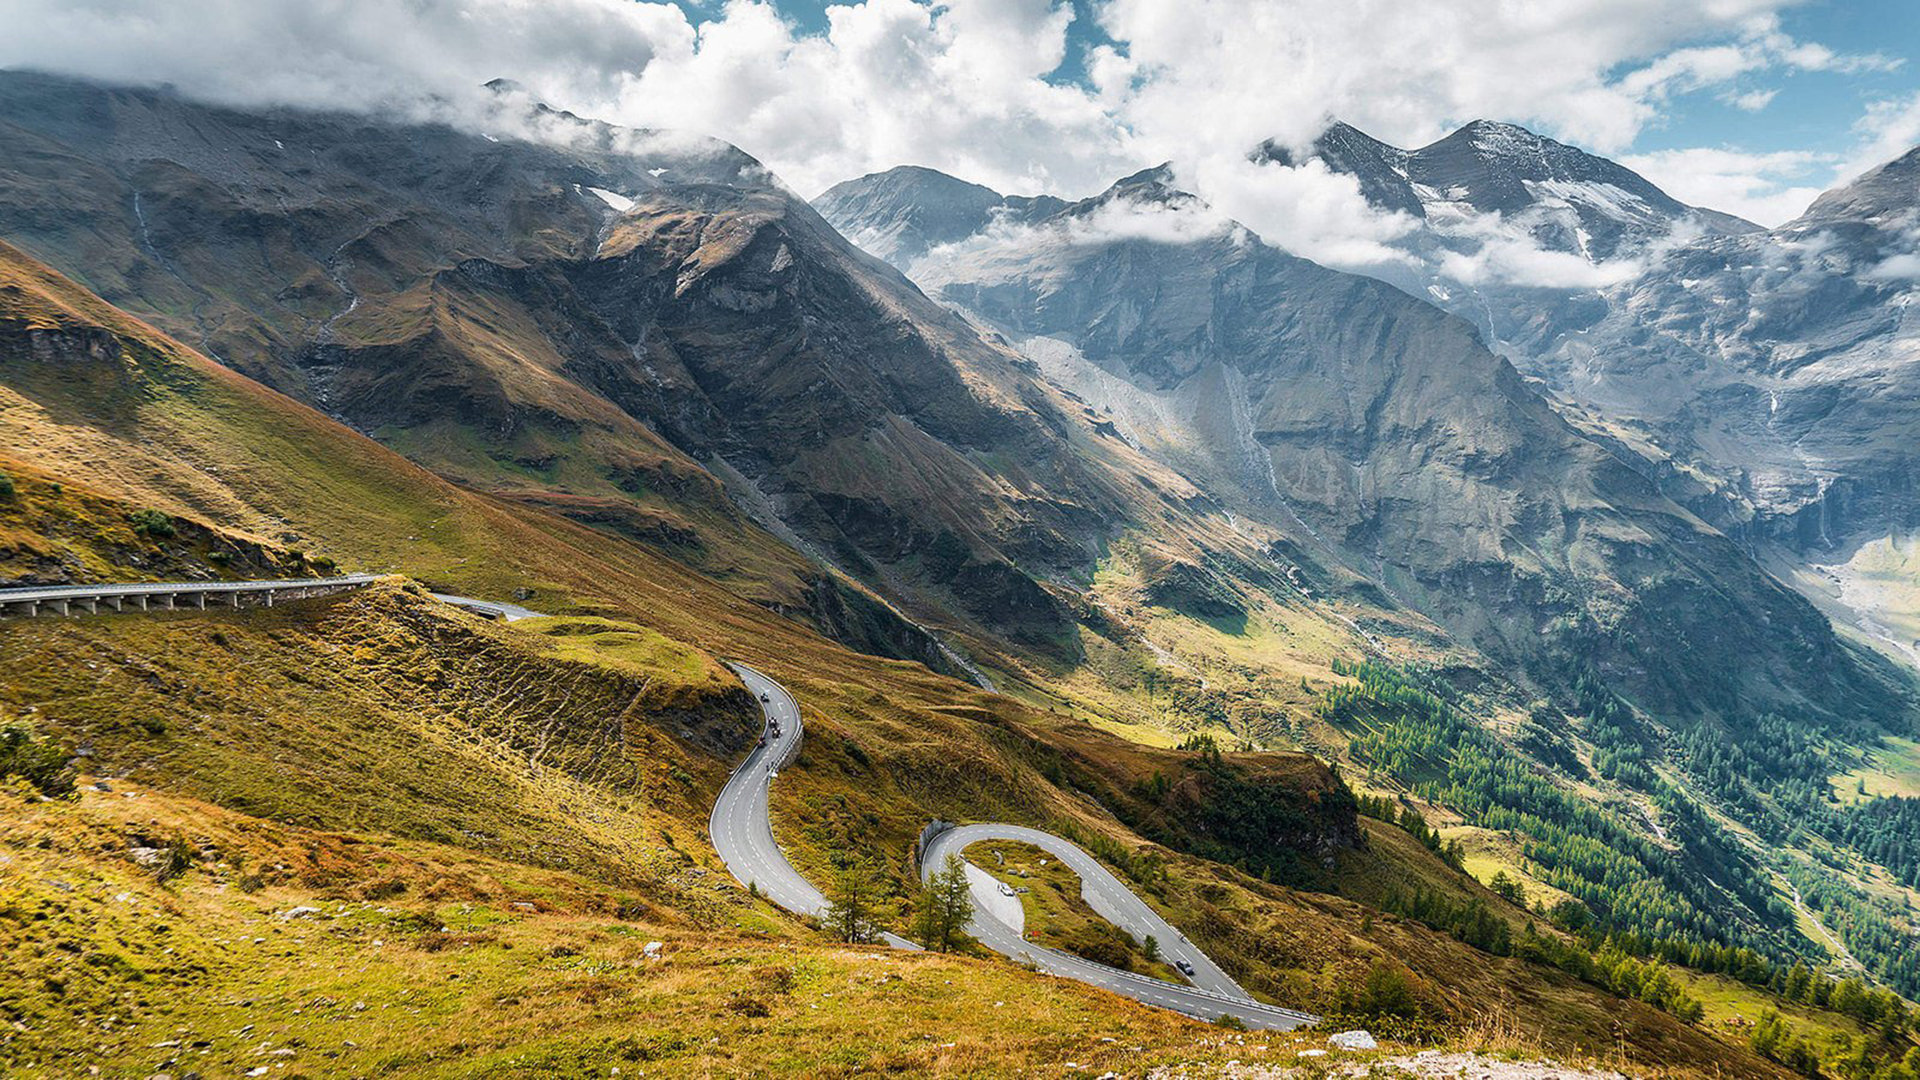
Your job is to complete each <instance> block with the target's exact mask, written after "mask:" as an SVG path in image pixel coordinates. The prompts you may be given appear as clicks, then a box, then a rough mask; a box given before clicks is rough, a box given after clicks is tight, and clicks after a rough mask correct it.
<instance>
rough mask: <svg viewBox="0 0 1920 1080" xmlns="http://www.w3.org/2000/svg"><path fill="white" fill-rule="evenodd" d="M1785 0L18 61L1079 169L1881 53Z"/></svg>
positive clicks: (1457, 5) (313, 30)
mask: <svg viewBox="0 0 1920 1080" xmlns="http://www.w3.org/2000/svg"><path fill="white" fill-rule="evenodd" d="M1790 2H1791V0H1710V2H1699V3H1686V4H1673V3H1671V2H1669V0H1537V2H1534V3H1528V4H1524V5H1515V4H1513V3H1511V2H1510V0H1456V2H1453V3H1448V4H1432V3H1426V2H1422V0H1348V2H1344V3H1333V4H1329V3H1318V2H1309V0H1281V2H1275V0H1107V2H1105V3H1103V4H1099V5H1096V6H1095V8H1094V10H1095V11H1096V12H1097V18H1098V19H1099V20H1100V23H1101V27H1102V29H1104V30H1105V31H1106V32H1107V33H1108V34H1109V35H1110V36H1111V37H1112V38H1113V39H1114V41H1115V42H1116V43H1117V44H1116V46H1115V47H1113V48H1110V49H1104V50H1102V51H1100V52H1099V53H1098V54H1096V55H1094V56H1091V57H1089V58H1088V59H1087V66H1088V69H1089V71H1090V73H1091V76H1092V81H1093V82H1094V84H1095V85H1094V86H1093V87H1092V88H1084V87H1077V86H1071V85H1055V84H1053V83H1050V82H1048V81H1047V79H1046V76H1047V75H1049V74H1050V73H1051V72H1053V71H1054V70H1055V69H1056V68H1057V67H1058V66H1059V64H1060V63H1061V61H1062V59H1063V58H1064V57H1065V56H1066V50H1067V28H1068V26H1069V25H1070V23H1071V20H1072V18H1073V14H1072V7H1071V6H1070V5H1069V4H1068V3H1067V2H1066V0H945V2H944V3H940V4H932V3H929V2H925V0H860V2H857V3H855V2H848V3H841V4H835V5H833V6H830V7H828V8H827V9H826V22H827V26H828V30H827V32H826V33H825V34H824V35H811V36H810V35H804V34H800V33H799V32H797V31H796V30H795V29H794V27H793V26H791V25H790V24H788V23H787V22H785V21H784V20H783V19H782V18H781V17H780V15H779V13H778V11H777V10H776V9H775V7H774V6H773V5H772V4H771V3H767V2H764V0H729V2H728V3H727V4H726V5H725V6H724V7H722V8H721V9H720V10H719V14H718V15H717V17H714V18H712V19H711V20H710V21H705V22H702V23H700V24H699V25H698V26H696V25H694V24H693V23H691V22H689V20H688V17H687V16H686V14H685V13H684V12H683V11H682V10H681V8H680V7H678V6H676V5H674V4H670V3H665V2H632V0H408V2H406V3H390V2H387V0H175V2H173V3H169V4H164V5H162V4H153V3H150V2H147V0H7V4H6V6H7V7H8V8H9V9H10V10H9V11H8V13H7V14H8V18H7V23H8V32H7V34H5V35H4V36H3V37H0V66H8V65H31V66H36V67H46V68H52V69H56V70H62V71H69V72H76V73H80V74H87V75H92V76H97V77H100V78H106V79H122V80H126V79H132V80H136V81H144V82H172V83H175V84H177V85H179V86H180V87H182V88H183V89H184V90H186V91H188V92H190V93H194V94H198V95H201V96H206V97H212V98H215V99H218V100H222V101H229V102H262V101H265V102H273V103H282V104H295V105H306V106H315V105H338V106H344V107H349V108H367V107H374V106H393V105H396V104H401V105H409V106H413V107H417V106H418V104H419V102H420V101H421V100H422V99H425V98H437V99H441V100H446V99H453V100H458V99H460V98H462V97H464V96H465V95H467V94H468V93H470V91H471V88H472V87H473V86H475V85H476V84H478V83H480V82H484V81H485V80H486V79H489V78H492V77H495V76H507V77H510V78H513V79H516V80H518V81H520V82H521V83H523V84H525V85H526V86H527V87H528V88H529V89H530V90H531V91H532V92H534V93H535V94H537V95H540V96H541V97H543V98H545V99H547V100H550V101H552V102H553V103H554V104H556V105H559V106H561V107H564V108H570V109H572V110H574V111H576V112H579V113H581V114H583V115H589V116H599V117H604V118H607V119H611V120H617V121H621V122H625V123H632V124H641V125H649V126H670V127H681V128H690V129H693V130H696V131H701V132H704V133H707V134H712V135H715V136H718V137H720V138H724V139H727V140H729V141H731V142H734V143H736V144H737V145H740V146H741V147H742V148H744V149H746V150H747V151H748V152H749V153H752V154H755V155H756V156H758V157H760V158H762V159H763V160H765V161H766V162H767V163H768V164H769V165H770V166H772V167H773V168H774V169H775V171H777V172H778V173H780V174H781V175H782V176H784V177H786V178H787V179H788V180H789V181H790V182H792V183H793V184H794V186H795V187H796V188H797V189H799V190H801V191H805V192H809V193H811V192H813V191H816V190H818V189H820V188H821V187H823V186H825V185H826V184H828V183H831V182H833V181H836V180H839V179H843V178H845V177H847V176H852V175H857V174H859V173H862V172H867V171H872V170H876V169H881V168H886V167H889V166H892V165H896V164H900V163H902V162H918V163H922V164H928V165H932V166H934V167H937V168H942V169H945V170H947V171H950V172H953V173H955V174H957V175H963V176H967V177H969V178H971V179H976V180H979V181H981V182H985V183H988V184H991V185H993V186H996V187H1000V188H1003V189H1021V190H1033V189H1047V190H1053V191H1056V192H1061V193H1066V194H1085V193H1087V192H1088V191H1091V190H1095V189H1097V188H1098V187H1099V186H1100V185H1102V184H1104V183H1105V182H1106V181H1107V180H1109V179H1111V178H1112V177H1113V176H1116V175H1121V174H1122V173H1124V172H1127V171H1131V170H1132V169H1133V168H1137V167H1139V166H1140V165H1143V164H1150V163H1153V162H1156V161H1159V160H1165V159H1168V158H1172V157H1175V156H1179V155H1186V156H1189V157H1198V156H1204V155H1206V154H1226V153H1240V152H1243V151H1244V150H1245V149H1246V148H1248V147H1250V146H1252V145H1254V144H1256V143H1258V142H1260V141H1261V140H1262V139H1265V138H1268V137H1272V136H1279V137H1281V138H1282V139H1283V140H1286V141H1293V142H1299V141H1304V140H1305V139H1308V138H1310V137H1311V136H1312V135H1313V134H1314V133H1315V132H1316V131H1317V130H1318V128H1319V127H1320V126H1321V125H1322V124H1323V123H1324V121H1325V119H1326V118H1328V117H1332V116H1339V117H1341V118H1344V119H1347V120H1349V121H1350V122H1353V123H1355V124H1357V125H1358V126H1360V127H1362V128H1363V129H1366V130H1369V131H1372V132H1374V133H1375V134H1377V135H1379V136H1381V137H1383V138H1386V139H1388V140H1390V141H1394V142H1397V143H1399V144H1401V145H1413V144H1417V143H1419V142H1423V141H1426V140H1427V139H1430V138H1432V137H1435V136H1437V135H1439V134H1442V133H1444V131H1445V130H1447V129H1448V128H1449V127H1450V126H1452V125H1454V124H1456V123H1458V122H1460V121H1463V120H1467V119H1472V118H1476V117H1482V116H1490V117H1496V118H1501V119H1509V120H1514V121H1517V122H1523V123H1529V124H1533V125H1536V126H1539V127H1541V128H1542V129H1544V130H1545V131H1547V132H1548V133H1550V134H1554V135H1556V136H1559V137H1562V138H1566V139H1569V140H1572V141H1576V142H1580V143H1582V144H1584V145H1589V146H1593V147H1595V148H1596V149H1598V150H1600V151H1602V152H1606V151H1612V150H1617V149H1618V148H1620V147H1622V146H1624V145H1626V144H1627V143H1628V142H1629V141H1630V140H1631V139H1632V138H1633V137H1634V136H1635V135H1636V134H1637V133H1638V132H1639V131H1640V130H1641V129H1642V127H1643V126H1644V125H1646V124H1647V123H1649V122H1651V121H1652V120H1654V119H1655V118H1656V117H1657V116H1658V115H1659V110H1660V108H1661V107H1662V103H1663V102H1664V100H1665V99H1666V97H1667V96H1668V95H1670V94H1672V93H1674V92H1676V91H1677V90H1683V89H1690V88H1698V87H1703V86H1718V85H1723V84H1726V83H1727V82H1729V81H1730V80H1732V79H1735V78H1737V77H1741V76H1744V75H1747V74H1750V73H1752V72H1754V71H1756V70H1761V69H1765V68H1768V67H1785V68H1815V67H1818V68H1828V69H1834V68H1846V67H1848V66H1850V65H1851V66H1858V65H1862V64H1872V63H1884V61H1881V60H1879V59H1878V58H1872V57H1868V58H1861V57H1843V56H1838V55H1836V54H1834V53H1832V52H1831V51H1830V50H1827V49H1824V48H1822V47H1820V46H1818V45H1814V44H1812V43H1805V42H1798V41H1794V40H1792V39H1790V38H1788V37H1787V36H1786V35H1784V34H1783V33H1781V31H1780V30H1779V27H1778V22H1777V20H1776V19H1775V18H1774V13H1775V12H1776V11H1777V10H1779V9H1780V8H1782V7H1783V6H1786V5H1787V4H1789V3H1790ZM1623 71H1624V72H1625V74H1621V72H1623ZM1755 100H1757V99H1755Z"/></svg>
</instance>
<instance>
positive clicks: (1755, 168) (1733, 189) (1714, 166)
mask: <svg viewBox="0 0 1920 1080" xmlns="http://www.w3.org/2000/svg"><path fill="white" fill-rule="evenodd" d="M1620 163H1621V164H1622V165H1625V166H1626V167H1627V168H1629V169H1632V170H1633V171H1634V172H1637V173H1639V174H1640V175H1642V176H1644V177H1646V178H1647V179H1649V180H1651V181H1653V182H1654V183H1655V184H1657V185H1659V186H1660V188H1661V189H1662V190H1664V191H1666V192H1667V194H1669V195H1672V196H1673V197H1674V198H1676V199H1679V200H1680V201H1681V202H1684V203H1690V204H1692V205H1694V206H1704V207H1707V208H1709V209H1713V210H1724V211H1726V212H1727V213H1729V214H1738V215H1739V216H1741V217H1743V218H1746V219H1747V220H1748V221H1752V222H1757V223H1759V224H1761V225H1766V226H1769V227H1771V226H1774V225H1779V224H1782V223H1784V222H1786V221H1789V220H1791V219H1792V218H1794V217H1797V216H1798V215H1799V214H1800V212H1801V211H1803V210H1805V209H1806V208H1807V204H1808V203H1811V202H1812V201H1813V200H1814V199H1815V198H1816V197H1817V196H1819V194H1820V192H1821V190H1822V188H1821V187H1820V186H1819V185H1817V184H1808V183H1806V182H1805V181H1806V180H1807V179H1808V178H1809V177H1810V176H1814V175H1819V176H1825V175H1826V174H1827V173H1828V171H1829V170H1831V169H1832V168H1833V161H1832V159H1831V158H1829V157H1828V156H1826V155H1823V154H1815V153H1810V152H1807V151H1801V150H1783V151H1776V152H1772V153H1748V152H1745V151H1741V150H1734V149H1730V148H1723V147H1692V148H1687V149H1679V150H1657V151H1654V152H1652V153H1647V154H1634V155H1631V156H1628V157H1624V158H1621V159H1620Z"/></svg>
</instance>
